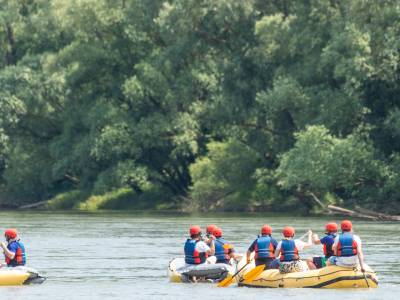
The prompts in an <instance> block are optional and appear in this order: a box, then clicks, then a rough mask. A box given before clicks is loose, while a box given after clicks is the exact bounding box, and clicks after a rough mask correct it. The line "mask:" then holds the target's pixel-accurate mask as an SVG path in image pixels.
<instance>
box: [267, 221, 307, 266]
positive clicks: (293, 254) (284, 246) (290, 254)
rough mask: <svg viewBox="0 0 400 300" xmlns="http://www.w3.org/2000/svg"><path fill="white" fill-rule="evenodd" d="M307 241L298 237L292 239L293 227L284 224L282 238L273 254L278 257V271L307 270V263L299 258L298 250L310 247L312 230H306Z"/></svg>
mask: <svg viewBox="0 0 400 300" xmlns="http://www.w3.org/2000/svg"><path fill="white" fill-rule="evenodd" d="M307 234H308V241H307V242H303V241H302V240H300V239H294V235H295V229H294V228H293V227H291V226H286V227H285V228H283V230H282V235H283V239H282V241H280V242H279V243H278V245H277V247H276V250H275V256H276V257H279V260H280V262H279V271H280V272H281V273H292V272H302V271H307V270H309V268H308V266H307V263H306V262H305V261H303V260H300V256H299V251H301V250H303V249H305V248H309V247H311V246H312V245H313V244H312V240H311V236H312V231H311V230H309V231H308V233H307Z"/></svg>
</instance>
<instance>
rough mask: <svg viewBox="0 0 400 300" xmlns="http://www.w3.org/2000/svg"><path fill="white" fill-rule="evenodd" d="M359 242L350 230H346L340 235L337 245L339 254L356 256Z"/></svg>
mask: <svg viewBox="0 0 400 300" xmlns="http://www.w3.org/2000/svg"><path fill="white" fill-rule="evenodd" d="M357 246H358V245H357V242H356V241H355V239H354V236H353V234H352V233H350V232H345V233H342V234H340V235H339V242H338V245H337V256H354V255H357Z"/></svg>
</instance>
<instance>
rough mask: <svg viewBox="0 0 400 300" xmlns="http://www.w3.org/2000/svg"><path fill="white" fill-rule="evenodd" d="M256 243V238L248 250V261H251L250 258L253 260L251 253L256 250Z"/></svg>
mask: <svg viewBox="0 0 400 300" xmlns="http://www.w3.org/2000/svg"><path fill="white" fill-rule="evenodd" d="M256 243H257V240H254V242H253V243H251V245H250V247H249V249H248V250H247V252H246V261H247V262H250V260H251V253H252V252H253V251H254V248H255V245H256Z"/></svg>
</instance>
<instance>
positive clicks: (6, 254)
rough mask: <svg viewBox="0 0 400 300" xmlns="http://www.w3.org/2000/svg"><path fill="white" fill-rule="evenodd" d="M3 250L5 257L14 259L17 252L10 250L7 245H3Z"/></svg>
mask: <svg viewBox="0 0 400 300" xmlns="http://www.w3.org/2000/svg"><path fill="white" fill-rule="evenodd" d="M1 248H3V252H4V255H5V256H7V257H8V258H9V259H14V257H15V252H12V251H10V250H8V248H7V245H6V244H5V243H1Z"/></svg>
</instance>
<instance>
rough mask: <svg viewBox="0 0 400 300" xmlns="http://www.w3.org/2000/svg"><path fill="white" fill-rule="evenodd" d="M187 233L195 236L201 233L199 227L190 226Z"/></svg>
mask: <svg viewBox="0 0 400 300" xmlns="http://www.w3.org/2000/svg"><path fill="white" fill-rule="evenodd" d="M189 233H190V235H196V234H199V233H201V228H200V226H191V227H190V229H189Z"/></svg>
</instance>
